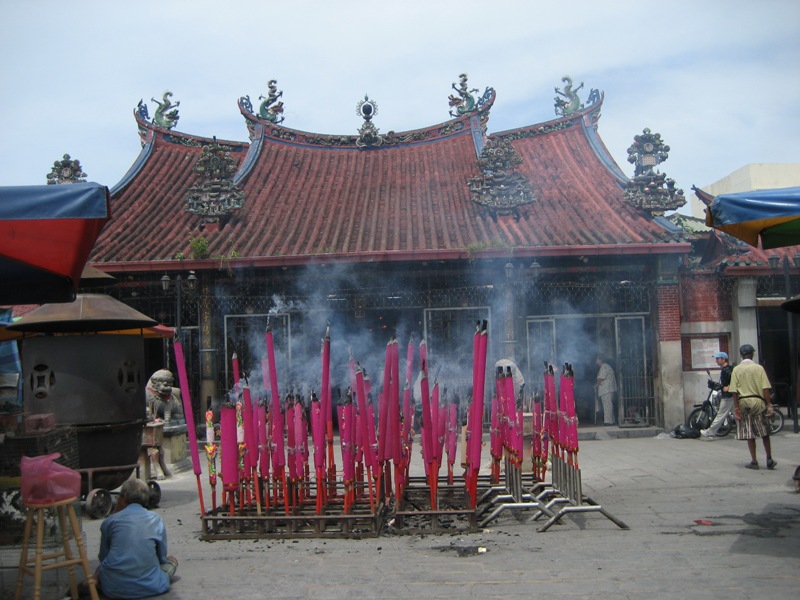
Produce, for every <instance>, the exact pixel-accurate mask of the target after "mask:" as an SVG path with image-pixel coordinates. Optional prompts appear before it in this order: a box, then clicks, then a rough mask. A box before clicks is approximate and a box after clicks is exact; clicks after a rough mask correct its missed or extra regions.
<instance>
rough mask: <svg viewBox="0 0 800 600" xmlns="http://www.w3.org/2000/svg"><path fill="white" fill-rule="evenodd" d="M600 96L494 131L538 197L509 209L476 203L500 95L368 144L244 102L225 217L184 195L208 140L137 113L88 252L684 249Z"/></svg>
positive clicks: (153, 259)
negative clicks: (563, 112)
mask: <svg viewBox="0 0 800 600" xmlns="http://www.w3.org/2000/svg"><path fill="white" fill-rule="evenodd" d="M492 100H493V97H492ZM601 104H602V101H600V102H597V103H595V104H593V105H591V106H590V107H589V108H587V109H585V110H583V111H581V112H579V113H576V114H573V115H571V116H569V117H565V118H561V119H556V120H553V121H549V122H546V123H542V124H539V125H535V126H530V127H524V128H519V129H514V130H510V131H504V132H501V133H497V134H493V135H490V136H489V137H488V140H509V141H510V142H511V144H512V146H513V147H514V149H515V150H516V151H517V152H518V153H519V155H520V156H521V158H522V164H520V165H519V167H518V172H519V173H521V174H522V175H523V176H524V177H525V179H526V180H527V181H528V183H529V185H530V189H531V190H532V192H533V194H534V196H535V201H534V202H532V203H530V204H525V205H522V206H519V207H517V209H516V214H515V215H513V216H512V215H502V214H501V215H500V216H498V215H497V214H496V213H492V211H491V210H489V209H487V208H486V207H484V206H481V205H479V204H477V203H476V202H474V201H473V200H472V199H471V197H470V189H469V187H468V186H467V182H468V181H469V180H470V179H473V178H475V177H477V176H480V175H481V171H480V169H479V166H478V161H477V159H478V154H479V152H480V149H481V148H482V147H483V145H484V143H485V142H486V141H487V138H486V137H485V136H484V130H485V127H486V121H487V120H488V115H489V108H491V102H488V103H487V104H486V105H485V106H484V107H483V108H482V109H481V110H479V111H476V112H473V113H470V114H467V115H465V116H461V117H457V118H455V119H452V120H450V121H447V122H445V123H442V124H440V125H436V126H433V127H428V128H425V129H420V130H415V131H410V132H402V133H394V132H389V133H387V134H381V135H382V136H383V138H382V142H381V145H379V146H377V147H368V148H362V147H358V145H357V144H356V143H355V142H356V138H357V137H358V136H353V135H351V136H323V135H317V134H313V133H307V132H302V131H298V130H293V129H290V128H287V127H283V126H282V125H278V124H274V123H271V122H268V121H265V120H262V119H260V118H258V117H257V116H255V115H254V114H252V113H251V112H248V111H247V110H246V109H245V108H244V107H241V105H240V107H241V110H242V114H243V115H244V117H245V119H246V123H247V126H248V130H249V133H250V140H251V141H250V143H249V144H248V143H239V142H225V141H221V142H219V143H220V144H222V145H223V147H225V148H226V149H228V150H229V151H230V155H231V157H232V158H233V159H234V160H235V162H236V165H237V168H238V169H239V171H238V173H237V174H236V176H235V178H234V181H235V183H236V184H238V186H239V187H240V188H241V190H242V191H243V192H244V201H243V205H242V207H241V208H240V209H238V210H236V211H233V212H232V213H231V214H230V216H229V217H228V218H227V219H226V220H223V221H222V223H221V226H216V225H212V226H207V225H205V224H204V221H203V219H202V217H199V216H197V215H195V214H192V213H190V212H187V210H185V205H184V201H185V197H186V195H187V193H188V191H189V188H190V187H191V186H192V185H193V184H194V183H195V182H196V179H197V175H196V174H195V173H194V171H193V168H194V166H195V164H196V163H197V160H198V158H199V156H200V151H201V147H202V146H203V145H208V144H211V143H212V142H213V140H210V139H208V138H198V137H194V136H189V135H185V134H181V133H177V132H174V131H169V130H166V129H162V128H159V127H157V126H155V125H153V124H151V123H148V122H146V121H145V120H143V119H142V118H141V117H140V116H139V115H137V120H138V124H139V128H140V131H141V132H142V137H143V145H144V147H143V151H142V156H140V158H139V159H138V160H137V162H136V164H135V165H134V167H132V168H131V171H130V172H129V173H128V175H126V177H125V178H124V179H123V181H121V182H120V184H118V185H117V186H116V187H115V188H114V190H112V215H113V218H112V220H111V221H110V222H109V223H108V224H107V225H106V227H105V229H104V231H103V233H102V234H101V237H100V239H99V240H98V242H97V244H96V245H95V248H94V251H93V254H92V257H91V259H90V260H91V261H92V262H93V263H95V264H98V265H100V266H102V265H106V267H105V268H106V269H107V270H111V271H114V270H131V271H139V270H151V269H158V268H160V267H163V268H166V267H167V266H169V262H170V261H174V260H175V257H176V255H178V254H179V253H181V254H182V255H183V256H184V257H187V258H188V257H190V245H189V240H190V239H191V238H198V237H204V238H205V240H206V241H207V242H208V255H209V256H210V257H228V258H229V259H230V261H231V264H232V265H236V264H239V265H241V266H247V265H252V266H271V265H291V264H303V263H306V262H315V261H316V262H320V261H347V262H365V261H371V262H374V261H392V260H424V259H443V260H444V259H457V258H471V257H474V256H476V254H477V255H485V256H492V255H496V256H508V255H509V254H510V253H512V252H513V255H514V256H517V257H525V256H542V255H546V254H550V255H559V254H634V253H648V254H650V253H661V252H686V251H687V249H688V244H687V243H686V238H685V237H682V236H681V235H680V234H679V233H676V232H675V231H674V230H673V231H670V230H669V229H668V228H667V227H665V226H664V225H663V224H661V223H659V222H658V220H657V219H656V218H654V217H652V216H651V215H650V213H649V212H647V211H645V210H642V209H638V208H634V207H632V206H630V205H628V204H627V203H626V202H625V201H624V199H623V185H624V182H625V176H624V174H623V173H622V171H621V170H620V169H619V167H618V166H616V164H615V163H614V161H613V160H612V159H611V157H610V155H609V154H608V152H607V151H606V149H605V148H604V147H603V145H602V142H601V141H600V140H599V137H598V136H597V133H596V131H595V129H594V127H595V123H596V119H597V118H598V117H599V110H600V106H601ZM209 262H212V261H209ZM192 268H203V265H202V264H195V265H192Z"/></svg>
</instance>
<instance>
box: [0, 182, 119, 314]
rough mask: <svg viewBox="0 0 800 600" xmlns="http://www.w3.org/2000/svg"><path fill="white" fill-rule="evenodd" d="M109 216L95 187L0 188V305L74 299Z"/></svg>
mask: <svg viewBox="0 0 800 600" xmlns="http://www.w3.org/2000/svg"><path fill="white" fill-rule="evenodd" d="M109 217H110V213H109V193H108V188H106V187H105V186H102V185H100V184H97V183H71V184H62V185H41V186H14V187H0V304H43V303H46V302H71V301H72V300H74V298H75V294H76V293H77V288H78V283H79V282H80V276H81V271H82V270H83V267H84V265H85V264H86V259H87V258H88V257H89V253H90V252H91V250H92V247H93V246H94V243H95V240H96V239H97V236H98V235H99V234H100V231H101V230H102V229H103V226H104V225H105V224H106V222H107V221H108V219H109Z"/></svg>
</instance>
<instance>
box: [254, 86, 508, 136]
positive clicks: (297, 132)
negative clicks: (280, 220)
mask: <svg viewBox="0 0 800 600" xmlns="http://www.w3.org/2000/svg"><path fill="white" fill-rule="evenodd" d="M485 95H486V100H485V101H484V103H483V104H481V106H480V108H478V109H476V110H474V111H471V112H468V113H465V114H463V115H460V116H458V117H455V118H452V119H449V120H447V121H442V122H440V123H437V124H434V125H428V126H426V127H421V128H418V129H409V130H406V131H399V132H398V131H394V130H393V129H390V130H389V131H387V132H386V133H383V134H379V135H380V138H381V139H382V143H381V144H380V145H379V146H372V147H371V148H370V149H372V150H374V149H376V148H394V147H398V146H410V145H414V144H421V143H427V142H434V141H436V140H439V139H443V138H447V137H450V136H453V135H457V134H461V133H464V132H469V131H470V120H471V119H473V118H474V117H476V116H478V117H479V118H480V119H481V120H485V119H488V116H489V111H490V109H491V108H492V105H493V104H494V101H495V98H496V97H497V92H495V90H494V89H493V88H487V91H486V92H485ZM239 111H240V112H241V113H242V116H243V117H244V118H245V120H246V121H247V128H248V130H249V132H250V138H251V141H252V142H255V137H256V131H257V128H258V127H259V126H260V128H261V131H262V137H263V138H265V139H269V140H271V141H278V142H283V143H288V144H294V145H299V146H310V147H320V148H347V149H353V148H359V146H358V145H357V144H356V141H357V140H358V139H359V135H358V133H355V134H332V133H316V132H313V131H303V130H301V129H294V128H291V127H286V126H285V125H281V124H278V123H273V122H271V121H269V120H267V119H262V118H260V117H259V116H258V115H256V114H254V113H253V112H250V110H248V108H247V106H246V105H245V103H244V99H243V98H240V99H239Z"/></svg>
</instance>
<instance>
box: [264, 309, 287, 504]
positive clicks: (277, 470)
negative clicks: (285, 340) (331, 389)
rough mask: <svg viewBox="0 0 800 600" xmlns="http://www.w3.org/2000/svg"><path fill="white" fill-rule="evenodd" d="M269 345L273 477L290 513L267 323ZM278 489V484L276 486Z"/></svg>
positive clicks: (272, 345)
mask: <svg viewBox="0 0 800 600" xmlns="http://www.w3.org/2000/svg"><path fill="white" fill-rule="evenodd" d="M265 338H266V345H267V365H268V367H269V384H270V393H271V395H272V411H270V412H271V416H272V444H273V454H272V477H273V479H274V480H275V482H276V483H280V484H281V487H282V489H283V498H284V506H285V508H286V514H287V515H288V514H289V497H288V495H287V493H286V470H285V466H286V454H285V451H284V446H283V431H284V415H283V412H282V411H281V397H280V395H279V393H278V370H277V367H276V362H275V343H274V340H273V337H272V327H270V326H269V324H268V325H267V331H266V334H265ZM276 491H277V486H276Z"/></svg>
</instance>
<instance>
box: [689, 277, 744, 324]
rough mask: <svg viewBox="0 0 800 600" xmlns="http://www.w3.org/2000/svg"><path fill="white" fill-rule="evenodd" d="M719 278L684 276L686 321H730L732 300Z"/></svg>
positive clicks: (731, 317)
mask: <svg viewBox="0 0 800 600" xmlns="http://www.w3.org/2000/svg"><path fill="white" fill-rule="evenodd" d="M721 283H722V281H721V280H720V278H719V276H718V275H716V274H714V275H694V274H693V275H684V276H683V277H682V278H681V300H682V317H683V320H684V321H687V322H691V323H698V322H704V321H730V320H731V319H733V314H732V311H731V299H730V297H728V295H726V294H725V293H724V291H723V288H724V286H723V285H721Z"/></svg>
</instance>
